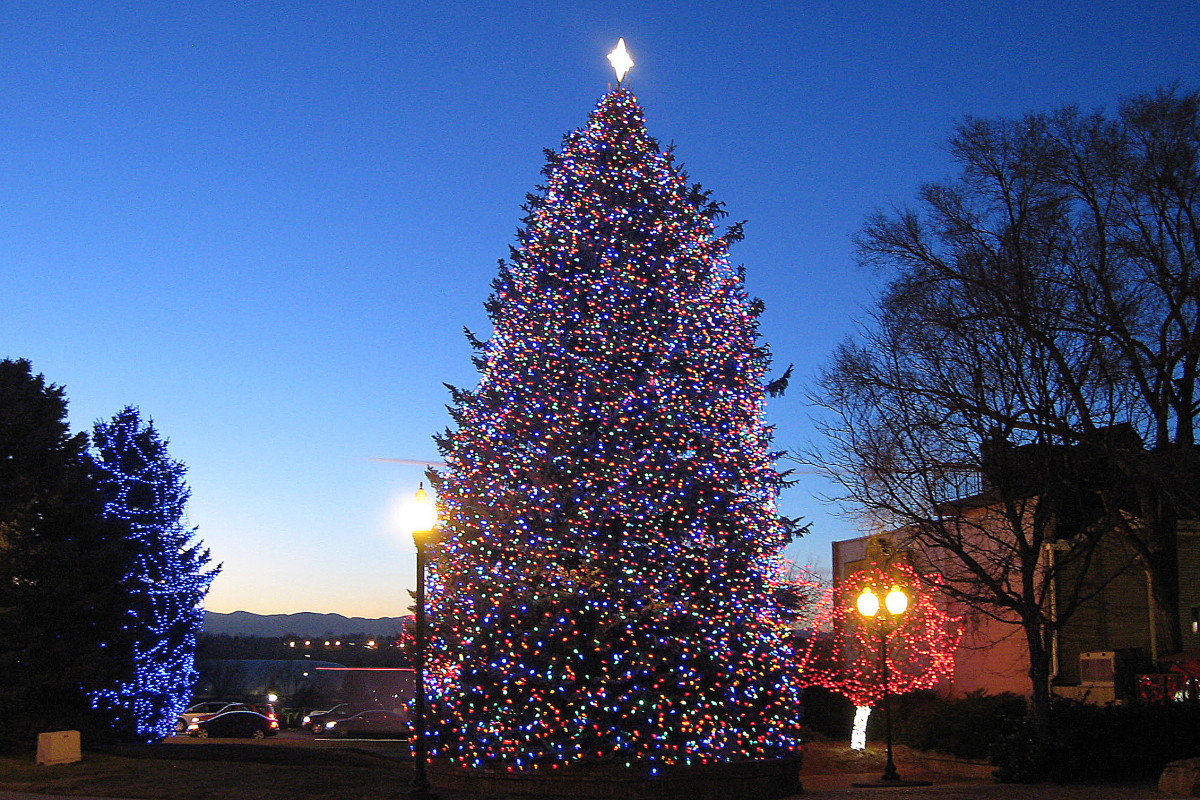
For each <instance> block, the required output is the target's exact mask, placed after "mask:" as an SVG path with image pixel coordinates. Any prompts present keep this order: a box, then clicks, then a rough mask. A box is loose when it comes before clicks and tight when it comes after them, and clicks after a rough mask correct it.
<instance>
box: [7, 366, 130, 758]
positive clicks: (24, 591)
mask: <svg viewBox="0 0 1200 800" xmlns="http://www.w3.org/2000/svg"><path fill="white" fill-rule="evenodd" d="M86 447H87V437H86V436H85V435H83V434H76V435H74V436H73V435H71V433H70V431H69V429H68V425H67V401H66V396H65V394H64V392H63V389H62V388H61V387H59V386H55V385H53V384H47V383H46V381H45V379H44V378H43V377H42V376H41V375H36V376H35V375H34V374H33V372H32V368H31V366H30V364H29V362H28V361H25V360H18V361H12V360H4V361H0V709H2V713H3V717H4V724H3V725H0V739H2V740H3V741H4V742H5V743H7V744H9V745H14V744H15V745H20V746H26V747H28V746H30V745H31V744H32V743H33V741H34V740H35V737H36V734H37V733H38V732H40V731H50V730H61V729H79V730H82V731H83V733H84V735H85V737H87V738H89V739H93V740H94V738H93V737H97V736H103V735H105V734H106V733H107V720H106V719H105V718H104V716H103V715H101V714H97V713H94V712H93V711H91V710H90V707H89V703H88V699H87V692H86V687H88V686H92V685H95V683H96V682H104V681H108V680H112V679H114V678H115V677H116V676H117V675H118V674H119V670H120V654H121V653H122V652H123V651H124V650H125V644H126V640H127V637H128V635H129V631H128V629H127V617H126V615H125V613H124V610H125V609H124V606H123V602H124V597H125V593H124V590H123V588H122V582H123V579H124V577H125V575H126V574H128V572H129V569H130V565H131V563H132V553H131V551H130V548H129V542H128V540H127V539H126V538H125V537H124V536H122V535H121V532H122V528H121V526H120V525H119V524H116V523H114V522H111V521H106V520H105V519H104V517H103V511H102V503H101V502H100V498H99V495H98V494H97V492H96V491H95V489H94V487H93V485H92V483H91V482H90V480H89V477H88V465H87V456H86Z"/></svg>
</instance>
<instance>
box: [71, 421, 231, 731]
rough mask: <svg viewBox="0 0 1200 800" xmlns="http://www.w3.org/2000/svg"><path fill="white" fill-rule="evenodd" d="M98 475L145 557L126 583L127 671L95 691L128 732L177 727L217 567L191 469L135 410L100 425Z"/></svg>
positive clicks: (107, 511)
mask: <svg viewBox="0 0 1200 800" xmlns="http://www.w3.org/2000/svg"><path fill="white" fill-rule="evenodd" d="M92 444H93V449H94V453H93V456H92V472H93V475H94V477H95V480H96V483H97V484H98V485H99V487H100V494H101V497H102V499H103V502H104V516H105V517H107V518H109V519H111V520H113V521H115V522H117V523H119V525H120V529H121V530H123V531H125V532H126V536H127V537H128V538H129V542H130V544H131V545H132V547H133V548H134V550H135V552H136V553H137V558H136V559H135V561H134V562H133V564H132V565H131V568H130V570H129V571H128V573H127V574H126V576H125V579H124V581H123V582H122V586H123V589H124V591H125V594H126V603H127V605H128V612H127V614H126V630H127V632H128V635H127V637H126V639H127V641H126V642H124V643H123V645H122V647H123V648H127V649H128V652H123V653H122V654H121V656H122V658H123V661H124V663H125V669H124V674H122V675H121V676H120V677H119V679H118V680H117V681H116V682H115V683H113V684H112V685H110V686H104V687H101V688H98V689H96V690H94V691H93V692H92V693H91V698H92V702H93V704H94V705H95V706H96V707H97V708H100V709H102V710H103V711H104V712H105V713H107V714H109V715H111V718H112V725H113V727H114V728H115V729H116V730H117V731H118V732H120V733H121V734H123V735H124V736H126V737H128V738H133V739H141V740H146V741H152V740H157V739H161V738H162V737H164V736H167V735H168V734H170V733H171V732H172V730H173V728H174V725H175V721H176V719H177V718H178V716H179V714H181V713H182V712H183V710H184V709H185V708H186V707H187V703H188V700H189V698H190V697H191V694H192V685H193V684H195V682H196V677H197V672H196V668H195V663H194V662H195V656H196V640H197V636H198V635H199V633H200V626H201V623H202V622H203V615H204V610H203V608H202V607H201V603H202V602H203V601H204V597H205V595H206V594H207V593H208V587H209V584H211V583H212V580H213V578H215V577H216V570H215V569H207V568H206V565H207V564H208V561H209V554H208V551H207V550H204V549H202V548H201V546H200V545H199V544H197V543H195V542H194V541H193V534H194V531H192V530H191V529H189V528H187V527H186V526H185V525H184V523H183V519H184V510H185V507H186V505H187V501H188V497H189V495H190V494H191V492H190V490H189V489H188V487H187V484H186V483H185V482H184V479H183V474H184V466H183V464H182V463H180V462H178V461H176V460H174V459H172V458H171V457H170V454H169V453H168V452H167V442H166V441H165V440H163V439H162V438H160V437H159V435H158V432H157V431H156V430H155V429H154V425H153V423H151V422H146V423H144V424H143V422H142V419H141V416H140V414H139V412H138V410H137V409H136V408H133V407H127V408H125V409H123V410H122V411H121V412H120V413H118V414H117V415H116V416H114V417H113V418H112V420H111V421H110V422H98V423H96V425H95V426H94V428H93V436H92Z"/></svg>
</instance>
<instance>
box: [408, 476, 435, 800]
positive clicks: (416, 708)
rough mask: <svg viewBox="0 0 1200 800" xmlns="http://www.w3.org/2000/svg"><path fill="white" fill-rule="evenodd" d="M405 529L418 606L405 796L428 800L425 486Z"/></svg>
mask: <svg viewBox="0 0 1200 800" xmlns="http://www.w3.org/2000/svg"><path fill="white" fill-rule="evenodd" d="M406 522H407V524H406V527H407V528H408V529H409V530H411V531H412V537H413V544H414V545H416V548H417V598H416V600H417V604H416V620H415V621H416V631H415V633H416V645H417V648H416V650H417V652H416V662H417V663H416V667H417V691H416V697H414V698H413V729H414V731H415V732H416V741H415V743H414V744H413V779H412V788H411V789H410V790H409V793H408V796H409V797H411V798H412V800H429V798H432V797H433V796H434V795H433V793H432V792H431V791H430V787H429V777H428V775H427V774H426V762H427V761H428V756H427V754H426V743H425V637H426V630H425V561H426V558H427V556H428V553H427V549H426V548H427V547H428V545H429V542H430V541H431V540H432V539H433V538H434V535H435V534H434V529H435V528H436V527H437V506H435V505H434V504H433V501H432V500H430V499H429V495H428V494H426V493H425V484H424V483H422V484H421V485H420V487H419V488H418V489H417V495H416V497H415V498H414V499H413V502H412V503H410V504H409V506H408V508H407V513H406Z"/></svg>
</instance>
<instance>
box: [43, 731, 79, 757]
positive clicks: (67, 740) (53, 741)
mask: <svg viewBox="0 0 1200 800" xmlns="http://www.w3.org/2000/svg"><path fill="white" fill-rule="evenodd" d="M81 758H82V756H80V754H79V731H51V732H50V733H39V734H38V746H37V763H38V764H71V763H74V762H76V761H79V760H80V759H81Z"/></svg>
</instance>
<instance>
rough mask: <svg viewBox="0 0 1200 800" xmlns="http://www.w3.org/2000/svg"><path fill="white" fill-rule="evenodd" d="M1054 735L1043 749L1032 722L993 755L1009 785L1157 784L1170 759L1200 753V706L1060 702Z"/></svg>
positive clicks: (1054, 714) (1005, 740)
mask: <svg viewBox="0 0 1200 800" xmlns="http://www.w3.org/2000/svg"><path fill="white" fill-rule="evenodd" d="M1051 721H1052V726H1053V730H1054V733H1053V735H1052V737H1051V740H1050V741H1049V742H1047V743H1045V744H1043V745H1041V746H1039V745H1038V743H1037V742H1036V741H1035V740H1034V737H1033V733H1032V726H1031V725H1030V723H1029V721H1028V720H1025V721H1023V722H1022V724H1021V726H1020V728H1019V729H1017V730H1015V731H1013V732H1012V733H1011V734H1009V735H1007V736H1005V737H1004V738H1003V739H1002V740H1001V741H999V742H998V743H997V746H996V747H995V748H994V749H993V752H992V763H993V764H995V765H996V767H997V770H996V778H997V779H998V780H1002V781H1007V782H1019V783H1027V782H1036V781H1055V782H1058V783H1073V782H1077V783H1087V782H1092V781H1112V780H1152V779H1154V778H1156V777H1157V776H1158V774H1159V773H1160V772H1162V769H1163V767H1165V766H1166V765H1167V764H1168V763H1169V762H1171V761H1177V760H1179V759H1182V758H1190V757H1193V756H1197V755H1200V707H1197V706H1194V705H1182V704H1168V705H1153V706H1152V705H1132V706H1117V705H1108V706H1096V705H1089V704H1086V703H1079V702H1075V701H1071V700H1062V699H1060V700H1056V701H1055V703H1054V707H1053V709H1052V714H1051Z"/></svg>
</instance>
